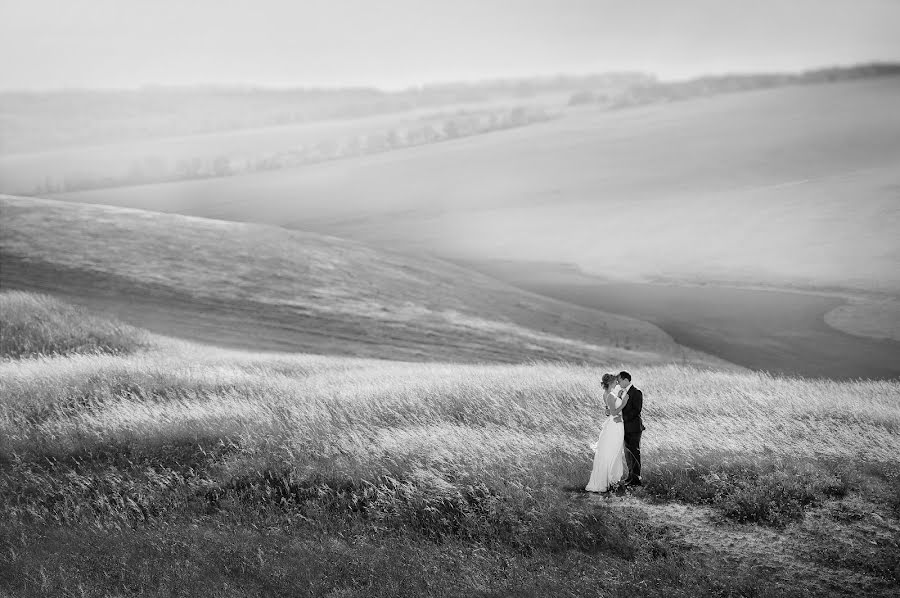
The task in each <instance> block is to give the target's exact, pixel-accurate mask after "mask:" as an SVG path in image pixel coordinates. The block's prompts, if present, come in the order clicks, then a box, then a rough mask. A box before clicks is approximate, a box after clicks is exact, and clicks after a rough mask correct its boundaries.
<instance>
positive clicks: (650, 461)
mask: <svg viewBox="0 0 900 598" xmlns="http://www.w3.org/2000/svg"><path fill="white" fill-rule="evenodd" d="M42 207H52V204H46V205H45V206H42ZM101 214H102V213H101V212H97V211H95V212H93V213H92V215H94V216H98V217H100V216H101ZM119 216H121V214H119ZM145 217H146V216H145ZM117 220H118V221H120V222H121V221H122V220H127V219H123V218H118V219H117ZM173 222H175V221H174V220H173V221H169V223H168V224H170V225H171V224H172V223H173ZM198 237H200V239H199V241H200V242H202V240H203V239H202V235H199V234H198ZM11 307H14V310H12V309H10V308H11ZM76 312H78V310H77V309H74V308H72V307H70V306H66V305H65V304H62V303H60V302H58V301H52V300H47V299H46V298H41V297H35V296H31V295H25V294H20V293H15V294H10V293H7V292H3V293H0V330H2V331H3V336H2V342H0V345H2V346H0V349H2V359H0V594H3V595H13V596H23V597H25V596H40V597H41V598H45V597H48V596H60V597H62V596H71V595H72V589H73V588H78V594H79V595H83V596H98V597H99V596H108V595H122V594H128V595H133V596H162V595H184V596H196V595H201V594H202V595H204V596H209V597H210V598H219V597H229V598H230V597H235V598H237V597H239V596H241V597H243V596H272V595H290V596H346V597H360V598H362V597H366V598H371V597H372V596H385V597H387V596H415V597H417V598H418V597H420V596H460V597H462V596H473V595H483V596H550V595H560V596H573V595H577V596H589V595H596V594H598V593H602V594H603V595H608V596H615V597H622V598H624V597H626V596H646V597H650V596H685V597H694V596H697V597H700V596H703V597H706V596H722V597H725V596H785V597H794V596H796V597H800V596H810V595H815V596H823V597H824V596H859V595H865V596H872V597H880V596H884V597H888V596H895V595H896V588H897V583H898V582H900V569H898V568H897V563H898V559H900V543H898V538H900V502H898V497H900V488H898V481H900V470H898V464H897V461H896V455H897V453H898V451H900V435H898V429H900V404H898V402H897V397H898V396H900V383H898V382H896V381H894V382H873V381H855V382H832V381H823V380H816V381H814V380H804V379H799V378H773V377H771V376H768V375H765V374H758V373H746V372H744V373H742V372H737V373H735V372H723V371H710V370H700V369H696V368H692V367H690V366H688V367H683V366H676V365H669V366H641V367H637V368H634V369H633V370H632V371H633V373H634V375H635V383H636V385H637V386H638V387H640V388H642V389H643V391H644V393H645V400H644V417H645V422H646V425H647V431H646V432H645V434H644V440H643V443H642V444H643V451H642V452H643V462H644V471H643V476H644V480H645V485H644V486H643V488H638V489H633V490H629V491H624V490H621V489H620V490H618V491H616V492H614V493H613V494H612V495H611V496H607V497H600V496H596V495H588V494H585V493H583V492H581V489H582V488H583V487H584V484H585V482H586V478H587V475H588V473H589V471H590V464H591V453H590V451H589V449H588V445H589V443H590V442H591V441H592V440H593V439H595V438H596V434H597V429H598V426H599V422H600V413H599V407H598V404H597V397H598V396H599V381H600V376H601V374H602V373H603V372H605V371H608V370H610V369H612V368H614V367H615V363H614V362H609V361H601V362H597V363H596V364H593V365H591V366H590V367H584V366H576V365H572V364H519V365H462V364H446V363H409V362H391V361H383V360H377V359H353V358H347V357H329V356H318V355H285V354H271V353H269V354H263V353H248V352H240V351H233V350H223V349H216V348H212V347H205V346H199V345H195V344H191V343H185V342H178V341H173V340H171V339H165V338H159V337H153V336H152V335H147V334H146V333H142V332H141V331H134V330H132V331H131V332H128V331H126V330H124V329H123V328H122V327H121V325H120V324H118V323H116V322H109V321H106V320H105V319H104V318H103V317H101V316H99V314H96V313H93V314H91V313H88V314H83V315H84V317H83V318H82V319H81V320H73V319H72V318H71V317H70V316H71V314H73V313H76ZM11 313H14V315H15V317H14V318H13V319H11V318H10V314H11ZM48 316H49V317H48ZM23 321H30V322H32V323H33V325H29V326H24V327H21V328H20V331H21V332H18V333H15V334H14V335H11V334H10V333H9V331H10V325H11V324H14V323H15V322H23ZM48 324H49V325H48ZM111 330H115V331H118V332H117V334H116V335H115V336H112V337H111V336H110V335H109V334H108V333H109V331H111ZM129 334H131V335H132V336H131V340H132V343H131V345H130V346H128V345H127V341H128V338H129V336H128V335H129ZM23 340H24V342H23ZM35 340H37V341H39V342H38V343H35V342H34V341H35ZM148 341H149V343H148ZM123 342H124V343H125V344H124V345H123ZM26 344H27V345H30V346H37V345H40V346H42V347H44V349H43V350H42V351H40V353H43V354H42V355H37V356H34V355H32V356H31V357H29V358H21V357H19V356H18V354H17V353H16V351H17V349H15V348H14V347H20V346H24V345H26ZM9 347H13V348H14V349H13V351H9V350H8V348H9ZM123 349H124V350H123ZM60 353H65V356H62V355H58V354H60ZM51 354H57V355H56V356H51ZM848 397H852V400H848ZM761 572H763V573H762V574H761Z"/></svg>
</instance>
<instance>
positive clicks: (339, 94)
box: [0, 72, 652, 153]
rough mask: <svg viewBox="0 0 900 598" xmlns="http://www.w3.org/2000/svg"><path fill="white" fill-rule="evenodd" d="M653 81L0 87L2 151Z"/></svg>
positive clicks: (593, 78) (610, 76)
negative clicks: (396, 86)
mask: <svg viewBox="0 0 900 598" xmlns="http://www.w3.org/2000/svg"><path fill="white" fill-rule="evenodd" d="M648 79H652V77H650V76H649V75H645V74H641V73H631V72H623V73H606V74H599V75H587V76H563V75H559V76H554V77H534V78H523V79H496V80H490V81H479V82H474V83H446V84H439V85H425V86H418V87H410V88H409V89H405V90H399V91H391V92H387V91H382V90H379V89H375V88H367V87H357V88H339V89H311V88H294V89H267V88H255V87H239V86H219V87H216V86H205V87H164V86H149V87H145V88H142V89H137V90H118V91H116V90H104V91H99V90H64V91H47V92H0V151H2V152H3V153H17V152H26V151H37V150H44V149H51V148H52V149H57V148H63V147H73V146H78V145H86V144H100V143H116V142H124V141H133V140H137V139H149V138H159V137H170V136H178V135H195V134H199V133H215V132H220V131H226V130H237V129H248V128H255V127H268V126H284V125H291V124H301V123H309V122H315V121H321V120H328V119H347V118H360V117H367V116H374V115H380V114H390V113H400V112H407V111H410V110H415V109H432V108H437V107H441V106H447V107H452V106H454V105H458V104H462V103H475V102H486V101H495V100H505V101H507V102H506V103H507V105H509V104H511V103H515V102H518V101H521V99H522V98H531V97H535V96H537V95H539V94H545V93H561V94H563V95H565V94H566V93H568V92H571V91H573V90H576V89H580V88H584V87H590V88H592V89H596V88H602V87H609V86H616V87H620V86H627V85H631V84H636V83H639V82H641V81H645V80H648Z"/></svg>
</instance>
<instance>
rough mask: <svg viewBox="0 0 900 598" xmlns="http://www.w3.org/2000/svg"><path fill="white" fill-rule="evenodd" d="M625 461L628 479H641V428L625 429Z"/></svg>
mask: <svg viewBox="0 0 900 598" xmlns="http://www.w3.org/2000/svg"><path fill="white" fill-rule="evenodd" d="M625 463H627V464H628V481H629V482H637V481H639V480H640V479H641V430H635V431H628V430H625Z"/></svg>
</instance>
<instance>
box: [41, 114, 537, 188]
mask: <svg viewBox="0 0 900 598" xmlns="http://www.w3.org/2000/svg"><path fill="white" fill-rule="evenodd" d="M553 118H555V115H554V114H553V113H551V112H549V111H548V110H547V109H544V108H537V107H521V106H520V107H515V108H512V109H507V110H495V111H487V112H485V111H482V112H465V111H459V112H457V113H455V114H452V115H449V116H447V117H445V118H443V119H439V120H435V119H433V118H432V119H428V122H423V123H422V124H421V125H417V126H406V127H402V128H392V129H387V130H385V131H383V132H377V133H370V134H365V135H351V136H347V137H343V138H338V139H324V140H320V141H317V142H314V143H309V144H300V145H297V146H296V147H294V148H291V149H289V150H286V151H278V152H265V153H261V154H258V155H255V156H251V157H247V156H242V157H231V156H224V155H220V156H215V157H200V156H198V157H193V158H183V159H178V160H175V161H174V162H169V161H167V160H165V159H163V158H161V157H158V156H147V157H145V158H143V159H140V160H135V161H134V162H132V164H131V167H130V168H129V169H128V171H127V172H126V173H123V174H120V175H102V176H101V175H95V174H78V173H71V174H67V175H65V176H64V177H62V179H61V180H59V179H53V178H51V177H47V178H46V179H45V180H44V182H43V183H41V184H40V185H37V186H36V187H35V188H34V189H33V190H32V194H34V195H46V194H50V193H65V192H70V191H85V190H88V189H102V188H109V187H125V186H131V185H144V184H151V183H163V182H172V181H183V180H192V179H205V178H216V177H226V176H235V175H240V174H247V173H253V172H263V171H269V170H279V169H282V168H293V167H297V166H304V165H307V164H315V163H318V162H324V161H327V160H338V159H342V158H352V157H356V156H364V155H369V154H376V153H381V152H387V151H392V150H398V149H403V148H408V147H415V146H419V145H425V144H429V143H438V142H441V141H449V140H452V139H458V138H462V137H470V136H473V135H480V134H484V133H490V132H492V131H500V130H503V129H511V128H515V127H522V126H526V125H529V124H533V123H538V122H544V121H547V120H550V119H553Z"/></svg>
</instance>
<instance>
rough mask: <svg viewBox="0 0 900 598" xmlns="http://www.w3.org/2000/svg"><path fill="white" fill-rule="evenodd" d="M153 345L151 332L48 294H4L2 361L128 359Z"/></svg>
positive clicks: (1, 304) (0, 341)
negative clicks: (82, 356)
mask: <svg viewBox="0 0 900 598" xmlns="http://www.w3.org/2000/svg"><path fill="white" fill-rule="evenodd" d="M147 346H148V342H147V339H146V335H145V333H143V332H142V331H140V330H138V329H136V328H133V327H131V326H128V325H126V324H122V323H121V322H118V321H116V320H114V319H109V318H100V317H97V316H94V315H92V314H90V313H88V312H87V310H84V309H81V308H79V307H75V306H73V305H70V304H67V303H63V302H62V301H59V300H58V299H55V298H53V297H50V296H48V295H39V294H34V293H25V292H21V291H4V292H2V293H0V357H2V358H12V359H20V358H23V357H36V356H53V355H72V354H74V353H86V354H105V355H123V354H127V353H133V352H134V351H137V350H138V349H141V348H145V347H147Z"/></svg>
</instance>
